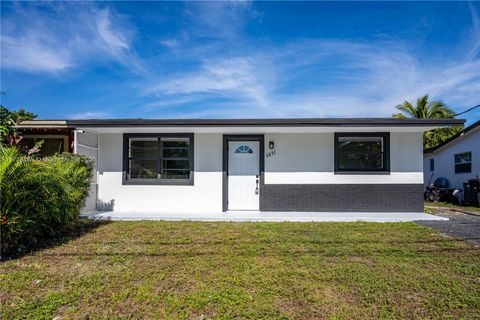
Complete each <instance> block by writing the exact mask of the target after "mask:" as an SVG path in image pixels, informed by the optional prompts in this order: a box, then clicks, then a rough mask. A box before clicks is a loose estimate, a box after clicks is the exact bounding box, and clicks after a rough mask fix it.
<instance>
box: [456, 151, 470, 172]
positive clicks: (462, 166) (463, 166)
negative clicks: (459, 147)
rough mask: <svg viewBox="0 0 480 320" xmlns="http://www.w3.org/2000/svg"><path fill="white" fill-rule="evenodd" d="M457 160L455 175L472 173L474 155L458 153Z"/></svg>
mask: <svg viewBox="0 0 480 320" xmlns="http://www.w3.org/2000/svg"><path fill="white" fill-rule="evenodd" d="M454 158H455V173H470V172H472V153H471V152H464V153H458V154H456V155H455V156H454Z"/></svg>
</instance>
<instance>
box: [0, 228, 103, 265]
mask: <svg viewBox="0 0 480 320" xmlns="http://www.w3.org/2000/svg"><path fill="white" fill-rule="evenodd" d="M109 223H110V221H109V220H88V219H79V220H78V221H76V222H74V223H72V224H71V225H68V226H65V227H61V228H59V229H58V230H55V234H53V235H50V236H45V237H44V238H43V239H41V240H39V241H38V242H37V243H35V244H32V245H30V246H29V247H27V248H25V249H23V250H17V251H13V252H7V253H6V254H3V256H2V260H0V262H3V261H7V260H14V259H19V258H21V257H23V256H26V255H29V254H32V253H35V252H37V251H40V250H44V249H49V248H54V247H57V246H61V245H63V244H65V243H67V242H69V241H72V240H75V239H77V238H79V237H81V236H83V235H85V234H87V233H89V232H92V231H93V230H95V229H96V228H98V227H101V226H103V225H106V224H109Z"/></svg>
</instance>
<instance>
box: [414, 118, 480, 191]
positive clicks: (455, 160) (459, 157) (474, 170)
mask: <svg viewBox="0 0 480 320" xmlns="http://www.w3.org/2000/svg"><path fill="white" fill-rule="evenodd" d="M423 168H424V185H425V186H428V185H429V184H430V183H433V182H434V181H435V179H437V178H439V177H445V178H447V179H448V180H449V181H450V184H451V187H452V188H458V189H463V183H464V182H467V181H468V180H469V179H474V178H479V177H480V121H477V122H475V123H474V124H472V125H471V126H469V127H467V128H465V129H464V130H463V131H462V132H460V133H459V134H457V135H455V136H453V137H452V138H450V139H448V140H447V141H445V142H444V143H441V144H440V145H438V146H436V147H434V148H431V149H426V150H425V151H424V156H423Z"/></svg>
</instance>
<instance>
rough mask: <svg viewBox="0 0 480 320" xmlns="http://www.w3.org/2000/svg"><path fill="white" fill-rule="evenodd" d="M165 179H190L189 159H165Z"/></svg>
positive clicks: (163, 174)
mask: <svg viewBox="0 0 480 320" xmlns="http://www.w3.org/2000/svg"><path fill="white" fill-rule="evenodd" d="M162 165H163V166H162V178H163V179H175V178H177V179H188V178H189V176H190V169H189V165H190V163H189V161H188V160H163V163H162Z"/></svg>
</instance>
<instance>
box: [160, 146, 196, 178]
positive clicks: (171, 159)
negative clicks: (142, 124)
mask: <svg viewBox="0 0 480 320" xmlns="http://www.w3.org/2000/svg"><path fill="white" fill-rule="evenodd" d="M161 141H162V153H163V154H162V179H188V178H189V177H190V139H189V138H162V140H161Z"/></svg>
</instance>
